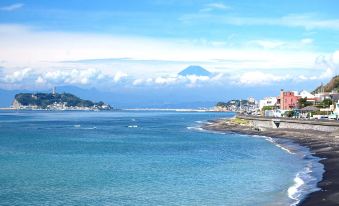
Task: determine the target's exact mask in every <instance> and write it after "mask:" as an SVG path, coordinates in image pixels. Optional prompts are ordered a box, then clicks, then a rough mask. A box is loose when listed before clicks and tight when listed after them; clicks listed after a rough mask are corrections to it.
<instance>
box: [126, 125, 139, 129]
mask: <svg viewBox="0 0 339 206" xmlns="http://www.w3.org/2000/svg"><path fill="white" fill-rule="evenodd" d="M137 127H138V125H128V128H137Z"/></svg>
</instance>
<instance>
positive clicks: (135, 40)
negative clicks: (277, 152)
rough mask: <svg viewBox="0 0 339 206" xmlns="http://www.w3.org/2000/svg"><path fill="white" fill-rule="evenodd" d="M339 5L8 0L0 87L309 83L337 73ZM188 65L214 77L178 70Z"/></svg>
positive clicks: (325, 1) (1, 9) (314, 1)
mask: <svg viewBox="0 0 339 206" xmlns="http://www.w3.org/2000/svg"><path fill="white" fill-rule="evenodd" d="M338 8H339V2H338V1H335V0H298V1H296V0H286V1H268V0H265V1H264V0H262V1H250V0H247V1H239V0H232V1H231V0H229V1H198V0H195V1H193V0H185V1H180V0H167V1H165V0H152V1H151V0H142V1H132V0H125V1H108V0H106V1H103V0H101V1H95V2H94V1H86V2H85V1H80V0H79V1H7V0H3V1H1V2H0V46H1V49H0V88H1V89H31V90H38V89H46V88H50V87H52V86H55V85H56V86H61V85H74V86H78V87H83V88H92V87H95V88H97V89H98V90H105V91H106V90H109V91H110V90H113V89H112V88H114V89H117V88H118V89H119V90H120V91H124V90H126V91H139V90H140V88H143V89H144V90H146V91H147V89H148V90H150V91H151V90H152V91H154V90H155V89H159V88H160V89H162V90H163V91H168V90H174V89H177V91H178V92H180V91H181V90H182V89H183V88H185V90H186V89H188V90H189V89H192V90H193V89H194V90H199V88H200V89H201V91H204V92H206V91H208V90H209V89H210V90H212V89H213V90H215V89H216V88H221V87H223V88H241V89H243V90H244V91H245V90H246V88H249V87H250V88H256V87H257V88H259V87H260V88H261V89H260V91H261V92H260V94H256V95H257V96H267V95H273V94H272V92H270V91H271V88H272V87H274V88H288V89H296V90H299V89H302V87H306V89H311V88H313V87H314V86H315V85H317V84H319V83H320V82H326V81H327V80H328V79H329V78H330V77H331V76H333V75H336V74H337V70H338V67H339V66H338V65H339V41H338V38H339V12H337V9H338ZM189 65H200V66H203V67H204V68H206V69H208V70H209V71H211V72H212V73H213V74H214V75H213V76H212V77H208V78H204V77H199V76H198V75H197V76H195V77H194V76H191V77H180V76H178V75H177V73H178V72H180V71H181V70H182V69H184V68H185V67H187V66H189ZM291 82H293V84H291ZM291 85H293V87H295V88H290V87H291ZM263 88H267V90H265V89H263ZM144 90H143V91H144ZM265 91H267V92H265ZM243 95H244V96H245V95H247V94H246V93H243ZM248 96H251V94H248ZM252 96H253V95H252ZM211 98H212V97H211ZM218 98H221V96H218V95H217V94H215V95H214V96H213V98H212V99H213V100H214V99H218ZM222 98H225V97H224V95H223V96H222ZM197 99H198V97H197Z"/></svg>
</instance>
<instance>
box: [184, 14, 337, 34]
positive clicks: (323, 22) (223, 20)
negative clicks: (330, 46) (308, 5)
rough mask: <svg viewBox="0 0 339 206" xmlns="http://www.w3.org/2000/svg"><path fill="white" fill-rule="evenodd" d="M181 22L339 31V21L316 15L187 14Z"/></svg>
mask: <svg viewBox="0 0 339 206" xmlns="http://www.w3.org/2000/svg"><path fill="white" fill-rule="evenodd" d="M179 20H181V21H182V22H183V23H191V22H197V21H199V22H203V21H205V22H213V23H219V24H228V25H235V26H284V27H301V28H304V29H307V30H311V29H330V30H339V19H322V18H319V17H318V16H316V15H314V14H289V15H286V16H282V17H277V18H273V17H271V18H266V17H264V18H263V17H243V16H225V15H218V14H211V13H208V14H207V13H198V14H187V15H184V16H182V17H181V18H180V19H179Z"/></svg>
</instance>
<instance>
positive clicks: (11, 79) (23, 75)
mask: <svg viewBox="0 0 339 206" xmlns="http://www.w3.org/2000/svg"><path fill="white" fill-rule="evenodd" d="M32 74H33V70H32V69H31V68H25V69H23V70H18V71H15V72H13V73H11V74H7V75H5V77H4V78H3V81H5V82H8V83H18V82H21V81H24V80H25V79H27V78H29V77H31V75H32Z"/></svg>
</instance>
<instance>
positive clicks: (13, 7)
mask: <svg viewBox="0 0 339 206" xmlns="http://www.w3.org/2000/svg"><path fill="white" fill-rule="evenodd" d="M23 6H24V4H21V3H16V4H11V5H8V6H3V7H0V10H2V11H14V10H17V9H20V8H22V7H23Z"/></svg>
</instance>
